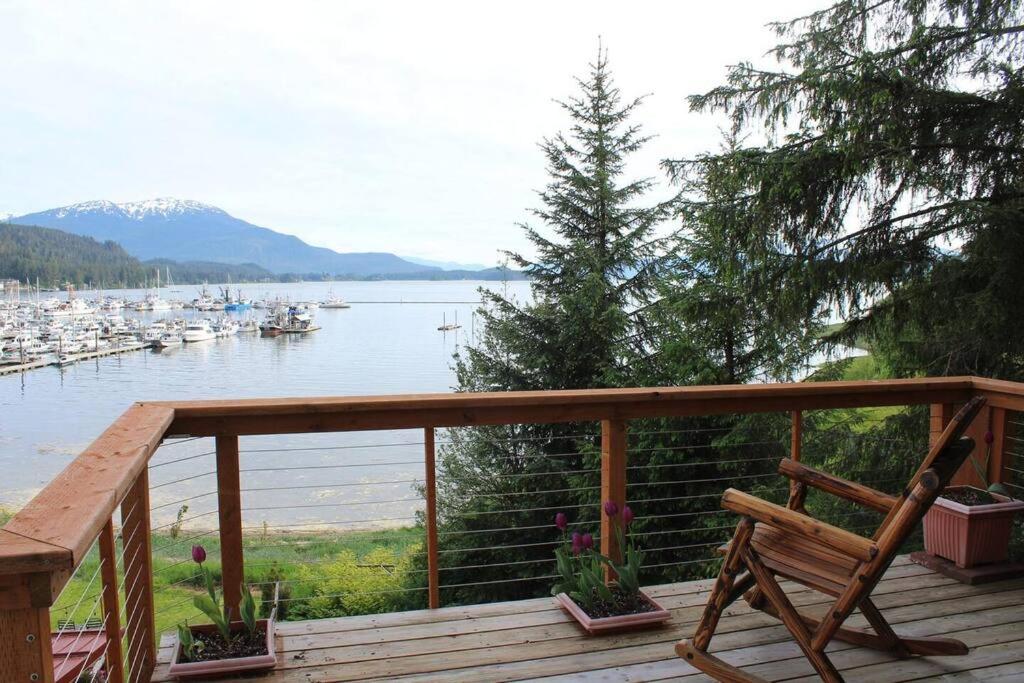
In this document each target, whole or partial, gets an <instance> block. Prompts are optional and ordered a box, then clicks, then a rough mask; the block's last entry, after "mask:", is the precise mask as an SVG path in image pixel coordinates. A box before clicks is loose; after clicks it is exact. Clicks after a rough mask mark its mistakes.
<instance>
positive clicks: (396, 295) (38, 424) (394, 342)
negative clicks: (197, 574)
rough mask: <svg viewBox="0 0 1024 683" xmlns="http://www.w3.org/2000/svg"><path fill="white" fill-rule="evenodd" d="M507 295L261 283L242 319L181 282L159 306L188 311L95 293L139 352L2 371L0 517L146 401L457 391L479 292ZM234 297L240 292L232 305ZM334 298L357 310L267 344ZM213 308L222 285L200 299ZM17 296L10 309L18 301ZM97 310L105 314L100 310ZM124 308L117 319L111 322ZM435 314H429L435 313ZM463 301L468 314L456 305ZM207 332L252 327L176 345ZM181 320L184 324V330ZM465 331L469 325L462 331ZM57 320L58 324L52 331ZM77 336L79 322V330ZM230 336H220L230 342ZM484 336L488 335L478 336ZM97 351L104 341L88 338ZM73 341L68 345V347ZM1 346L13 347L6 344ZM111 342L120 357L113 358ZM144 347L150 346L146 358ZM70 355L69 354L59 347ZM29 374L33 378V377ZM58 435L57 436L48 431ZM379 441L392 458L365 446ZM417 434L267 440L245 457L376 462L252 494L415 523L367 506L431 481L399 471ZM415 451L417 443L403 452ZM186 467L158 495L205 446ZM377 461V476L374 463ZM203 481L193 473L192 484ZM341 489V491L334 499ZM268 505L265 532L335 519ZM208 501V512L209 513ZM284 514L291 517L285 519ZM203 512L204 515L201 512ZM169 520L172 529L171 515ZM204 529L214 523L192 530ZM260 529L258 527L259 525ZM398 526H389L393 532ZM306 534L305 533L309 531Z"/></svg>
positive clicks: (28, 301)
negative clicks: (282, 305) (453, 325)
mask: <svg viewBox="0 0 1024 683" xmlns="http://www.w3.org/2000/svg"><path fill="white" fill-rule="evenodd" d="M481 286H485V287H492V288H496V289H497V288H501V287H502V286H503V285H502V284H501V283H483V282H476V281H450V282H426V281H400V282H369V281H367V282H333V283H331V282H323V283H320V282H316V283H266V284H259V285H242V289H243V298H250V299H251V302H252V306H251V307H250V308H249V309H248V310H243V311H228V310H224V311H200V310H197V309H196V308H193V307H190V306H189V305H188V304H190V303H191V302H193V301H194V300H196V299H199V298H201V297H202V291H203V289H204V288H203V287H202V286H201V285H181V284H176V285H175V289H177V290H180V291H173V292H172V291H171V290H170V289H169V288H164V289H162V290H161V292H160V296H159V298H160V299H162V300H164V301H169V302H171V303H172V305H175V302H180V304H181V308H172V309H170V310H135V309H134V308H133V306H132V304H133V303H137V302H141V301H143V300H144V298H145V294H146V292H145V291H144V290H113V289H112V290H100V291H90V292H82V293H76V295H75V296H76V299H81V300H82V301H83V303H87V304H88V305H89V306H90V307H93V308H100V310H99V311H96V312H94V313H93V314H92V318H93V320H97V321H102V320H105V319H106V318H107V316H111V315H117V316H120V317H121V318H122V319H123V320H124V329H125V330H126V331H130V332H131V333H132V341H133V342H134V343H135V344H136V345H135V346H129V345H128V341H127V337H125V338H124V341H123V343H122V342H121V341H118V335H115V336H114V337H113V338H111V339H109V340H108V341H109V344H110V345H109V347H102V342H103V341H104V340H103V332H102V330H100V335H99V336H100V342H101V347H102V348H101V349H100V351H99V352H92V349H89V350H88V351H82V352H81V353H78V354H68V355H73V356H74V357H75V359H74V362H71V363H70V364H68V365H65V366H63V367H61V366H60V365H57V364H55V363H57V362H59V354H58V353H56V350H55V351H54V352H51V353H50V354H49V357H48V360H49V361H50V363H47V362H46V360H47V359H46V358H45V357H44V356H39V357H35V358H31V359H28V360H29V362H30V367H28V368H22V367H19V365H20V364H17V363H13V364H10V365H6V366H0V373H2V374H0V415H2V418H0V421H2V424H3V428H2V429H0V466H4V467H5V468H6V470H7V471H8V472H9V475H8V480H7V486H6V487H5V490H4V491H3V492H2V493H0V508H8V509H14V508H17V507H19V506H21V505H23V504H24V503H25V502H26V501H27V500H28V499H29V498H30V497H31V496H32V495H33V493H34V492H35V491H38V489H39V487H40V486H42V485H43V484H44V483H45V482H46V481H47V480H48V479H49V478H52V477H53V476H55V475H56V474H57V473H59V472H60V470H61V469H63V467H64V466H65V465H66V464H67V463H68V462H69V461H70V459H71V458H72V457H73V456H74V455H75V454H77V453H78V452H79V451H80V450H81V448H82V447H83V445H84V444H87V443H88V442H89V441H90V440H91V439H93V438H95V437H96V436H97V435H98V434H99V433H100V432H101V431H102V430H103V429H104V428H105V426H106V425H107V424H108V423H109V422H110V420H111V419H113V417H116V416H117V415H118V414H120V413H121V412H122V411H123V410H125V409H126V408H127V407H128V406H129V405H131V403H133V402H135V401H138V400H153V399H167V398H169V399H202V398H215V397H217V396H218V395H221V394H222V393H223V392H224V391H226V390H227V389H228V388H230V390H231V391H232V392H234V393H235V394H241V395H244V396H249V397H267V396H294V395H335V396H337V395H365V394H373V393H396V392H433V391H449V390H450V389H451V387H452V386H453V385H454V384H455V375H454V370H453V354H454V353H455V352H456V351H457V350H458V349H460V348H461V346H462V345H464V344H468V343H469V342H470V341H471V339H472V331H473V330H472V326H471V325H468V324H466V322H469V321H471V320H472V319H473V312H474V311H475V310H476V308H477V307H478V306H479V303H478V302H479V301H480V297H479V294H478V291H477V290H478V288H479V287H481ZM237 288H238V285H232V286H231V290H232V292H233V293H237ZM332 288H333V293H334V294H335V295H337V297H338V298H341V299H343V300H344V301H346V302H347V303H349V304H351V308H344V309H332V308H330V307H328V306H325V305H320V306H319V307H318V308H316V309H312V314H313V319H314V320H315V323H316V326H317V327H319V328H320V329H319V330H316V331H314V332H312V333H307V334H280V335H276V336H261V334H260V333H259V330H258V326H259V324H261V323H262V322H264V321H265V320H266V319H267V317H268V315H270V314H271V313H273V308H267V307H266V306H268V305H271V306H272V305H273V304H274V303H275V302H278V301H285V302H287V301H290V302H292V303H293V304H297V303H298V302H326V301H328V299H329V298H330V294H331V290H332ZM205 289H206V290H207V291H208V293H209V294H210V295H211V297H212V298H214V299H216V298H219V297H217V295H216V294H217V291H218V289H217V287H216V286H215V285H214V284H210V285H209V286H207V287H206V288H205ZM508 289H509V292H510V294H513V295H516V296H518V297H519V298H520V299H521V300H525V299H527V298H528V297H529V295H530V294H529V285H528V283H525V282H512V283H509V285H508ZM48 297H54V298H58V299H59V300H66V298H67V295H66V293H59V292H52V293H43V294H42V295H41V296H40V300H45V299H46V298H48ZM10 300H11V297H8V298H6V299H4V300H3V301H4V302H5V303H6V302H9V301H10ZM35 300H36V297H35V293H34V292H33V295H32V296H31V298H29V297H28V296H26V295H25V292H24V290H23V291H22V295H21V301H22V304H23V305H31V307H33V310H31V311H30V312H31V314H32V315H31V316H28V313H29V312H28V311H27V312H26V313H25V314H23V315H26V316H28V317H34V316H35V311H34V306H35ZM91 302H100V305H99V306H96V305H94V304H93V303H91ZM102 302H108V303H107V305H108V306H116V303H118V302H120V303H122V306H121V308H119V309H117V310H116V311H115V310H102ZM358 302H403V303H404V304H405V305H392V304H384V303H381V304H372V303H358ZM426 302H431V303H426ZM460 302H465V303H460ZM456 311H457V313H458V319H459V322H460V323H463V325H464V327H463V328H462V329H460V330H454V331H450V332H447V333H441V332H438V331H436V330H437V326H438V325H439V324H440V323H441V322H442V312H444V313H446V315H447V319H448V320H449V321H451V320H453V319H454V317H455V313H456ZM12 316H14V313H13V312H12V311H10V309H9V308H3V309H2V310H0V319H3V320H10V318H11V317H12ZM203 318H209V319H210V320H211V321H216V320H219V319H222V318H223V319H226V320H227V321H234V322H236V323H238V324H239V325H240V326H242V327H245V326H249V327H248V328H247V329H248V331H246V329H242V330H240V331H239V332H236V333H234V334H230V333H228V334H227V336H219V337H216V338H215V339H211V340H207V341H202V342H195V343H185V342H184V341H181V336H182V335H183V334H184V329H185V324H186V323H187V322H189V321H192V320H194V319H203ZM55 320H59V321H60V323H61V324H62V325H64V326H67V327H68V328H69V329H70V328H72V327H73V326H74V324H75V319H74V318H73V317H71V316H69V317H65V318H59V319H55ZM176 321H177V322H176ZM464 321H465V322H464ZM46 322H49V321H46ZM79 325H80V326H81V323H79ZM226 331H227V329H225V332H226ZM476 331H477V332H478V333H479V329H477V330H476ZM90 335H92V341H93V343H94V342H95V340H96V332H95V331H93V332H90ZM65 336H66V337H69V336H70V335H65ZM3 341H4V345H5V348H6V347H9V346H11V342H12V341H13V340H12V339H4V340H3ZM115 343H117V344H120V346H118V347H115ZM140 345H141V346H140ZM63 350H64V351H65V352H66V351H67V349H63ZM26 370H27V371H26ZM58 422H59V423H60V425H61V429H60V430H59V432H57V431H56V430H54V429H53V425H54V424H56V423H58ZM374 440H377V441H380V440H383V441H385V442H386V443H388V444H392V445H388V446H386V447H385V446H380V445H378V444H374V445H373V447H370V446H369V442H370V441H374ZM415 441H416V437H415V435H410V434H406V433H404V432H395V433H394V434H393V435H387V436H385V437H383V439H381V437H380V435H377V438H376V439H374V438H372V437H371V436H370V435H365V436H364V435H361V434H356V433H353V434H350V435H347V436H346V437H345V439H344V443H340V442H339V439H338V437H337V435H335V436H333V437H328V436H318V435H300V436H289V437H266V438H262V439H259V440H258V443H257V442H255V441H254V442H253V443H252V444H250V446H249V447H252V448H257V449H276V448H279V447H281V448H289V449H295V448H308V449H311V450H300V451H294V450H291V451H289V456H288V457H289V460H290V461H291V462H293V463H295V464H308V465H317V464H322V458H323V457H324V456H325V455H326V454H328V453H330V451H324V450H319V449H323V448H335V447H341V446H344V447H345V448H346V449H350V448H351V449H355V450H351V452H353V453H356V452H360V451H358V449H361V448H364V447H366V448H367V450H366V451H365V452H364V454H365V455H367V457H366V458H365V460H366V461H368V462H370V463H375V464H373V465H368V466H366V467H364V468H344V469H340V470H338V471H336V472H334V473H333V474H336V475H337V477H336V478H335V477H332V478H331V479H329V480H323V481H312V482H310V481H309V480H308V479H305V478H304V477H303V473H302V472H300V471H296V472H294V473H292V472H286V473H277V474H272V473H269V472H268V473H263V472H252V473H250V474H249V475H248V476H250V477H252V479H253V486H256V487H267V486H273V485H276V484H279V483H286V484H290V485H294V486H308V485H310V484H323V485H324V486H323V487H322V490H321V489H320V488H319V487H318V489H317V493H316V496H318V497H320V498H322V500H320V502H321V503H329V502H334V498H333V494H332V493H330V491H336V492H338V493H344V495H345V500H349V501H352V502H359V503H360V505H355V506H352V507H351V508H350V509H349V511H348V513H347V514H346V515H345V518H346V519H351V520H353V523H352V524H351V525H347V526H351V527H353V528H359V527H361V526H363V525H366V526H377V525H378V524H377V523H373V522H370V521H369V520H374V519H384V518H387V519H393V518H405V517H408V516H409V515H410V514H411V512H410V511H409V509H408V508H409V506H410V505H412V504H413V503H411V502H400V503H398V502H396V503H372V504H371V503H370V502H369V501H377V500H395V501H398V500H399V499H402V498H406V497H408V493H407V490H408V487H409V485H408V484H404V483H403V484H388V485H386V486H385V485H380V484H378V485H373V484H372V482H378V481H389V482H390V481H407V480H410V479H414V478H416V477H417V476H422V466H420V467H419V468H417V467H415V466H408V465H401V464H396V463H404V462H407V461H410V460H414V459H415V457H412V456H416V455H417V454H418V453H419V451H420V450H422V447H421V446H417V445H415ZM406 442H409V443H408V445H407V444H406ZM174 449H175V450H177V451H179V452H180V453H181V455H182V457H196V458H197V459H196V460H186V461H183V462H182V463H181V464H180V465H179V464H173V465H166V466H164V467H161V468H160V469H159V470H158V471H157V472H158V473H159V477H156V476H155V482H156V483H162V482H164V481H171V480H173V479H176V478H179V477H183V476H190V475H189V474H188V472H189V468H190V466H193V465H196V464H197V463H200V462H205V459H209V458H210V457H211V456H201V454H203V453H206V452H208V451H209V450H210V449H209V448H208V444H205V443H203V441H202V440H197V441H192V442H188V443H183V444H180V445H176V446H174ZM247 457H250V458H251V459H252V461H253V463H254V466H257V467H259V466H262V465H261V464H259V463H271V462H273V460H274V458H275V453H273V452H270V451H269V450H268V451H267V452H261V453H254V454H252V455H250V456H247ZM377 463H379V464H377ZM193 473H194V472H193ZM207 484H208V478H207V479H203V478H199V479H194V480H188V481H185V482H182V483H181V484H179V485H175V486H165V487H162V488H159V489H156V490H155V491H154V499H155V501H156V500H158V501H159V502H157V503H155V504H159V505H163V504H166V503H168V502H170V501H172V500H174V499H175V498H177V497H186V496H189V495H194V494H195V493H200V492H202V491H204V490H205V487H206V486H207ZM332 484H345V485H346V486H345V487H344V488H337V489H334V488H332V487H331V486H330V485H332ZM260 495H261V496H262V497H263V498H265V499H267V500H265V501H264V504H265V505H267V506H275V507H278V506H281V507H282V509H276V510H272V511H268V512H267V513H266V515H265V517H266V520H267V521H268V523H270V524H274V523H284V524H309V525H314V526H312V527H309V528H316V526H315V525H319V524H322V523H324V522H325V521H326V520H330V519H332V515H333V512H334V510H332V509H331V508H324V507H317V508H310V507H298V505H299V504H302V503H308V502H309V500H308V497H309V495H310V492H309V489H299V488H296V489H289V490H284V491H279V492H275V493H273V494H271V493H269V492H266V493H262V494H260ZM200 502H204V501H200ZM284 506H295V507H294V508H290V509H283V507H284ZM193 509H194V510H197V511H202V510H203V508H201V507H198V504H196V505H195V506H194V507H193ZM176 511H177V508H176V507H174V506H168V507H166V508H162V509H161V510H159V511H158V512H157V513H155V514H156V515H157V518H158V519H160V520H161V521H160V523H161V524H164V523H170V522H173V514H174V513H176ZM165 514H167V515H169V517H168V518H165V517H164V516H163V515H165ZM204 521H206V518H205V517H202V518H199V519H197V520H196V521H195V522H193V523H192V524H200V523H201V522H204ZM260 521H261V522H262V519H261V520H260ZM393 523H397V522H388V524H393ZM302 528H303V529H305V528H307V527H302Z"/></svg>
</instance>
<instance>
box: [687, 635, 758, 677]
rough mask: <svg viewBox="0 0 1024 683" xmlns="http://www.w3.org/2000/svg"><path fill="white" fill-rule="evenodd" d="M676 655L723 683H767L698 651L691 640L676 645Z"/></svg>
mask: <svg viewBox="0 0 1024 683" xmlns="http://www.w3.org/2000/svg"><path fill="white" fill-rule="evenodd" d="M676 654H678V655H679V656H680V657H682V658H683V659H685V660H686V661H687V663H688V664H692V665H693V666H694V667H695V668H697V669H700V670H701V671H702V672H703V673H706V674H707V675H708V676H711V677H712V678H714V679H715V680H716V681H721V683H767V681H765V680H764V679H763V678H759V677H758V676H754V675H753V674H748V673H746V672H745V671H743V669H740V668H738V667H735V666H733V665H732V664H729V663H727V662H723V661H722V660H721V659H719V658H718V657H715V656H714V655H711V654H708V653H707V652H706V651H704V650H698V649H697V648H696V647H694V645H693V643H691V642H690V641H689V640H680V641H679V642H678V643H676Z"/></svg>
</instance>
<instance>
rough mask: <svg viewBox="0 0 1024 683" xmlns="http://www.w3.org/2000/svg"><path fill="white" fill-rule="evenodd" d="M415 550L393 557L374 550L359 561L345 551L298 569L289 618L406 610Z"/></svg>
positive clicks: (413, 547) (416, 547) (388, 553)
mask: <svg viewBox="0 0 1024 683" xmlns="http://www.w3.org/2000/svg"><path fill="white" fill-rule="evenodd" d="M419 550H420V548H419V546H410V547H409V548H408V549H407V550H406V552H404V553H402V554H401V555H396V554H395V553H394V552H393V551H391V550H388V549H385V548H378V549H376V550H373V551H371V552H369V553H368V554H366V555H365V556H363V557H362V558H360V557H358V556H357V555H356V554H355V553H354V552H352V551H350V550H345V551H342V552H341V553H339V554H337V555H335V556H334V557H333V558H332V559H331V561H329V562H323V563H320V564H316V565H302V566H300V567H299V568H298V570H297V571H296V572H295V575H294V576H295V579H294V581H293V585H294V586H295V590H294V593H293V596H295V597H300V598H302V599H301V600H298V601H296V602H294V603H293V604H292V606H291V608H290V612H289V617H290V618H292V619H321V618H325V617H333V616H347V615H352V614H375V613H378V612H393V611H399V610H403V609H409V595H408V593H407V589H408V588H409V587H410V586H409V584H410V582H411V579H410V576H411V575H410V571H411V568H412V562H411V560H412V557H413V556H414V555H416V554H418V553H419Z"/></svg>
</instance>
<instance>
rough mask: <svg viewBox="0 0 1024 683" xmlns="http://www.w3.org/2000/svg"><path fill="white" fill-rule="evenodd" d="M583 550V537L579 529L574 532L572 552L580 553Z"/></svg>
mask: <svg viewBox="0 0 1024 683" xmlns="http://www.w3.org/2000/svg"><path fill="white" fill-rule="evenodd" d="M582 550H583V537H582V536H580V533H579V532H578V531H575V532H573V534H572V554H573V555H579V554H580V551H582Z"/></svg>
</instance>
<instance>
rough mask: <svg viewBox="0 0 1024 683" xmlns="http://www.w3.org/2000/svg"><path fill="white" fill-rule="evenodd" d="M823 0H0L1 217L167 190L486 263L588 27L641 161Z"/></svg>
mask: <svg viewBox="0 0 1024 683" xmlns="http://www.w3.org/2000/svg"><path fill="white" fill-rule="evenodd" d="M824 4H825V3H824V2H821V1H820V0H819V1H818V2H808V1H807V0H788V1H779V2H764V0H742V1H741V0H721V1H719V2H692V1H690V0H686V1H679V0H677V1H675V2H636V1H633V2H615V3H605V2H594V1H593V0H588V1H587V2H554V1H553V0H547V1H545V2H525V1H523V0H519V1H518V2H509V3H500V4H499V3H493V2H480V1H479V0H477V1H475V2H466V3H455V2H441V1H435V2H409V3H397V2H363V3H354V2H321V3H306V2H295V1H290V2H286V3H281V2H277V3H255V2H251V1H250V2H239V3H229V2H220V1H218V2H209V1H203V2H181V1H175V2H139V1H132V2H124V3H97V2H74V3H63V2H61V3H57V2H38V1H37V0H26V1H25V2H9V1H8V0H0V55H2V60H0V93H2V97H3V102H2V104H0V215H2V214H5V213H13V214H16V215H17V214H22V213H28V212H31V211H40V210H44V209H48V208H53V207H57V206H64V205H67V204H72V203H76V202H80V201H86V200H91V199H109V200H112V201H117V202H120V201H133V200H140V199H149V198H153V197H164V196H171V197H178V198H184V199H196V200H199V201H203V202H207V203H209V204H213V205H216V206H219V207H221V208H223V209H224V210H226V211H228V212H229V213H231V214H233V215H235V216H238V217H239V218H243V219H245V220H248V221H250V222H253V223H256V224H257V225H263V226H266V227H270V228H273V229H275V230H280V231H282V232H289V233H292V234H295V235H298V236H300V237H302V238H303V239H305V240H306V241H308V242H311V243H313V244H317V245H323V246H328V247H331V248H333V249H337V250H339V251H366V250H376V251H392V252H396V253H399V254H408V255H415V256H421V257H426V258H435V259H448V260H459V261H464V262H465V261H475V262H482V263H487V264H491V263H493V262H494V261H495V260H496V258H497V257H496V253H497V250H498V249H500V248H512V249H525V248H526V247H525V244H524V241H523V239H522V236H521V234H520V231H519V229H518V228H517V227H516V223H517V222H518V221H523V220H527V219H528V218H529V215H528V209H529V207H531V206H534V205H536V199H535V195H534V191H535V190H537V189H538V188H540V187H542V186H543V184H544V182H545V175H544V161H543V158H542V156H541V154H540V152H539V150H538V148H537V142H538V141H539V140H540V139H541V138H542V137H544V136H546V135H551V134H553V133H556V132H557V131H559V130H560V129H562V128H564V127H565V125H566V119H565V116H564V114H563V112H562V111H561V110H560V108H559V107H558V106H557V105H556V104H555V103H554V102H553V100H554V99H557V98H564V97H566V96H568V95H570V94H572V93H573V91H574V87H575V86H574V82H573V76H575V75H583V74H585V73H586V70H587V63H588V62H589V61H592V59H593V57H594V55H595V54H596V50H597V41H598V36H601V38H602V40H603V42H604V45H605V46H606V47H607V48H608V50H609V53H610V61H611V66H612V68H613V72H614V74H615V76H616V80H617V84H618V85H619V87H620V88H621V89H622V91H623V93H624V94H625V95H630V96H632V95H639V94H643V93H652V96H651V97H650V98H649V99H648V101H647V103H646V104H645V105H644V107H643V108H642V109H641V110H640V112H639V116H638V120H639V121H640V122H641V123H643V124H644V126H645V128H646V130H647V132H649V133H653V134H656V135H658V137H657V138H656V139H655V140H654V141H653V142H652V143H651V144H650V145H649V147H648V149H647V150H646V151H645V152H644V153H643V154H642V155H638V156H637V158H636V160H635V163H634V164H633V165H632V170H633V171H634V172H635V173H637V174H643V175H655V176H657V175H659V170H658V168H657V163H658V161H659V160H660V159H662V158H664V157H680V156H687V155H692V154H696V153H698V152H701V151H704V150H709V149H713V148H715V147H716V146H717V144H718V132H717V127H718V126H719V125H721V123H722V121H721V120H720V119H716V118H714V117H708V116H698V115H696V114H691V113H689V112H688V110H687V106H686V103H685V97H686V95H689V94H693V93H696V92H701V91H704V90H707V89H709V88H711V87H713V86H715V85H717V84H719V83H720V82H721V81H722V79H723V77H724V74H725V67H726V65H728V64H732V63H735V62H737V61H740V60H746V59H757V58H758V57H759V56H760V55H762V54H763V53H764V52H765V50H766V49H767V48H768V47H770V46H771V45H772V44H774V36H773V34H772V33H771V32H770V31H769V30H768V29H766V28H765V27H764V25H765V24H766V23H767V22H768V21H771V20H774V19H785V18H791V17H793V16H797V15H801V14H804V13H806V12H807V11H809V10H811V9H814V8H817V7H820V6H823V5H824ZM668 192H669V188H667V187H666V186H664V184H663V185H662V187H661V188H660V194H662V195H665V194H667V193H668Z"/></svg>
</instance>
